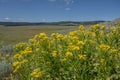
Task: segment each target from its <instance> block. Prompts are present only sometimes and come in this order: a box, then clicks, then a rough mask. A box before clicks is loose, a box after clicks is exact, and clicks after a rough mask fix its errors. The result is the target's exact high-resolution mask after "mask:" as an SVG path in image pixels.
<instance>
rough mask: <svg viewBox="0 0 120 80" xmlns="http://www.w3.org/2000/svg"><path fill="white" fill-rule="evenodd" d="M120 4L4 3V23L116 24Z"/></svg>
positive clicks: (0, 7) (0, 4) (66, 0)
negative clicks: (66, 22) (100, 22)
mask: <svg viewBox="0 0 120 80" xmlns="http://www.w3.org/2000/svg"><path fill="white" fill-rule="evenodd" d="M119 17H120V0H0V21H17V22H18V21H20V22H45V21H47V22H54V21H93V20H114V19H115V18H119Z"/></svg>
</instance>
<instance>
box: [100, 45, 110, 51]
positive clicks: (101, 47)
mask: <svg viewBox="0 0 120 80" xmlns="http://www.w3.org/2000/svg"><path fill="white" fill-rule="evenodd" d="M99 47H100V49H101V50H103V51H108V50H109V49H110V46H109V45H106V44H101V45H100V46H99Z"/></svg>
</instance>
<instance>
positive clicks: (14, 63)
mask: <svg viewBox="0 0 120 80" xmlns="http://www.w3.org/2000/svg"><path fill="white" fill-rule="evenodd" d="M19 64H20V62H18V61H16V62H13V64H12V66H13V67H16V66H18V65H19Z"/></svg>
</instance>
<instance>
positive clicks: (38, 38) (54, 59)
mask: <svg viewBox="0 0 120 80" xmlns="http://www.w3.org/2000/svg"><path fill="white" fill-rule="evenodd" d="M14 51H15V55H14V57H13V58H14V62H13V63H12V66H13V67H14V70H13V74H12V79H13V80H16V79H17V80H110V79H111V80H112V79H115V80H119V79H120V25H116V26H115V27H114V28H111V29H110V30H109V31H108V32H106V27H105V26H100V25H99V24H96V25H93V26H90V27H89V28H87V29H84V26H83V25H81V26H79V29H78V30H75V31H71V32H70V33H69V34H68V35H62V34H60V33H52V34H51V36H50V37H48V36H47V35H46V34H45V33H40V34H37V35H35V36H34V37H33V38H31V39H29V42H27V43H23V42H21V43H18V44H16V45H15V46H14Z"/></svg>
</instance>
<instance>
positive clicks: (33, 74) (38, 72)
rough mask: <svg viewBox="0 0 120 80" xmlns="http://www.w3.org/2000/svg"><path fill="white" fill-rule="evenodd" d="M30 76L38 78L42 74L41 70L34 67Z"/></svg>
mask: <svg viewBox="0 0 120 80" xmlns="http://www.w3.org/2000/svg"><path fill="white" fill-rule="evenodd" d="M30 76H32V77H34V78H40V77H42V76H43V72H41V71H39V70H38V69H34V70H33V72H32V73H31V74H30Z"/></svg>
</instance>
